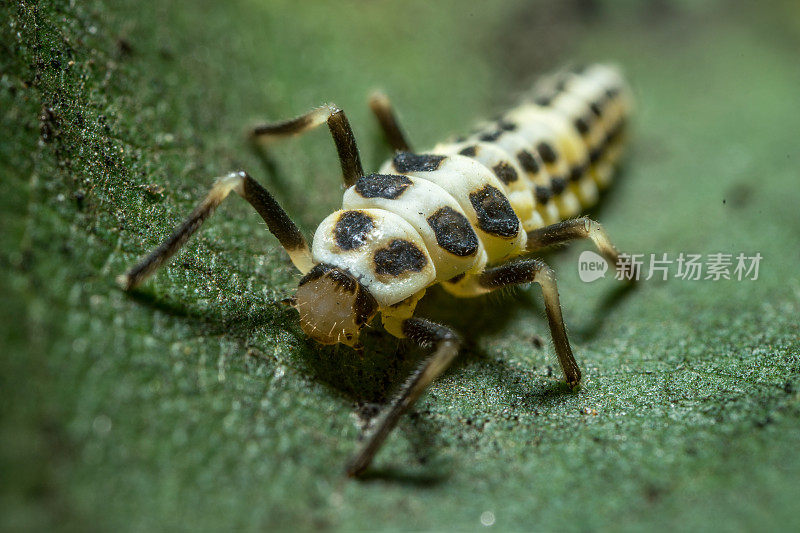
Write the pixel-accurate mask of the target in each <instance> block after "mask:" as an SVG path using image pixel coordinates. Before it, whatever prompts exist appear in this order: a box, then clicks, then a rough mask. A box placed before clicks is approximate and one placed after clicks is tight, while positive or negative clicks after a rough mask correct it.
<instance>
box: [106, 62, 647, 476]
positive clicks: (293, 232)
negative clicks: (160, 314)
mask: <svg viewBox="0 0 800 533" xmlns="http://www.w3.org/2000/svg"><path fill="white" fill-rule="evenodd" d="M370 107H371V108H372V110H373V112H374V113H375V115H376V117H377V119H378V122H379V123H380V125H381V128H382V130H383V132H384V134H385V136H386V138H387V141H388V142H389V144H390V145H391V146H392V147H393V148H394V149H395V150H396V152H395V155H394V157H392V158H391V159H390V160H389V161H387V162H386V163H385V164H384V165H383V166H382V167H381V168H380V169H379V171H378V172H377V173H375V174H369V175H365V174H364V172H363V170H362V167H361V160H360V158H359V154H358V149H357V147H356V141H355V137H354V136H353V132H352V130H351V128H350V124H349V123H348V121H347V118H346V117H345V114H344V112H343V111H342V110H340V109H338V108H337V107H335V106H332V105H326V106H323V107H320V108H317V109H314V110H312V111H310V112H309V113H307V114H305V115H303V116H301V117H298V118H296V119H293V120H289V121H285V122H279V123H274V124H266V125H263V126H259V127H257V128H255V129H254V130H253V131H252V135H253V136H254V137H256V138H260V139H271V138H276V137H279V136H285V135H292V134H299V133H302V132H305V131H308V130H310V129H312V128H315V127H317V126H319V125H321V124H323V123H326V124H327V125H328V127H329V129H330V132H331V135H332V136H333V140H334V142H335V144H336V148H337V151H338V155H339V160H340V163H341V167H342V173H343V175H344V183H345V186H346V187H347V190H346V191H345V193H344V200H343V204H342V209H341V210H339V211H336V212H335V213H333V214H331V215H329V216H328V217H327V218H325V219H324V220H323V221H322V223H321V224H320V225H319V227H318V228H317V230H316V232H315V234H314V238H313V241H312V246H311V247H309V246H308V244H307V242H306V239H305V237H304V236H303V234H302V233H301V232H300V230H299V229H298V228H297V226H296V225H295V224H294V223H293V222H292V220H291V219H290V218H289V216H288V215H287V214H286V213H285V212H284V211H283V209H282V208H281V207H280V206H279V205H278V203H277V202H276V201H275V200H274V199H273V197H272V195H270V193H269V192H267V191H266V190H265V189H264V188H263V187H262V186H261V185H259V184H258V183H257V182H256V181H255V180H254V179H253V178H251V177H250V176H249V175H248V174H246V173H245V172H234V173H232V174H229V175H227V176H224V177H222V178H220V179H218V180H217V181H216V183H215V184H214V186H213V187H212V189H211V192H210V193H209V194H208V196H207V197H206V198H205V200H204V201H203V202H202V203H201V204H200V205H199V206H198V207H197V208H196V209H195V210H194V211H193V212H192V214H191V215H190V216H189V218H188V219H187V220H186V221H185V222H184V223H183V224H182V225H180V226H179V227H178V228H177V229H176V230H175V231H174V232H173V234H172V235H171V236H170V237H168V238H167V239H166V240H165V241H164V242H163V243H162V244H161V245H160V246H158V247H157V248H156V249H155V250H154V251H153V252H152V253H151V254H150V255H148V256H147V257H146V258H145V259H143V260H142V261H141V262H140V263H139V264H137V265H136V266H134V267H133V268H132V269H130V270H129V271H128V272H127V273H126V274H124V275H122V276H120V278H119V282H120V284H121V285H122V286H123V288H125V289H126V290H130V289H133V288H135V287H136V286H138V285H139V284H140V283H142V282H143V281H144V280H145V279H147V278H148V277H149V276H150V275H152V274H153V273H154V272H155V271H156V269H158V268H159V267H160V266H161V265H163V264H164V262H165V261H166V260H167V259H168V258H169V257H171V256H172V255H173V254H175V253H176V252H177V251H178V250H179V249H180V247H181V246H182V245H183V244H184V243H185V242H186V241H187V240H188V239H189V237H190V236H191V235H192V234H193V233H194V232H196V231H197V230H198V229H199V228H200V226H201V225H202V223H203V222H204V221H205V220H206V219H207V218H208V217H209V216H210V215H211V214H212V213H213V212H214V210H215V209H216V208H217V207H218V206H219V204H220V203H221V202H222V201H223V200H224V199H225V198H226V197H227V196H228V194H229V193H230V192H232V191H235V192H236V193H237V194H239V195H240V196H242V197H243V198H244V199H245V200H247V201H248V202H249V203H250V204H251V205H252V206H253V207H254V208H255V209H256V211H258V213H259V214H260V215H261V217H262V218H263V219H264V221H266V223H267V227H268V228H269V230H270V231H271V232H272V233H273V234H274V235H275V237H277V238H278V241H280V243H281V245H282V246H283V247H284V249H285V250H286V251H287V252H288V254H289V257H290V259H291V261H292V262H293V263H294V265H295V266H296V267H297V269H298V270H299V271H300V272H301V273H302V274H303V277H302V279H300V282H299V284H298V288H297V291H296V293H295V295H294V296H293V297H292V298H290V299H288V302H290V304H291V305H292V306H293V307H294V308H295V309H297V311H298V313H299V318H300V327H301V328H302V330H303V331H304V332H305V333H306V334H307V335H308V336H310V337H311V338H313V339H314V340H315V341H317V342H318V343H320V344H339V343H341V344H345V345H347V346H350V347H353V348H355V349H360V344H359V342H358V339H359V333H360V331H361V330H362V328H364V327H365V326H366V325H367V324H369V323H370V322H371V321H372V320H373V319H374V318H375V317H376V316H377V315H381V320H382V322H383V325H384V327H385V329H386V330H387V331H388V332H389V333H391V334H392V335H394V336H396V337H399V338H409V339H411V340H412V341H414V342H416V343H418V344H420V345H423V346H432V347H433V353H432V355H430V356H429V357H428V358H427V359H426V360H425V362H424V363H423V364H422V365H421V366H420V367H419V368H418V369H417V370H416V371H415V372H414V373H413V375H412V376H410V377H409V378H408V380H407V381H406V382H405V384H404V385H403V387H402V388H401V390H400V392H399V393H398V394H397V395H396V396H395V397H394V399H393V400H392V401H391V403H390V405H388V406H387V408H386V411H385V412H384V413H383V414H382V415H381V416H380V417H378V419H377V421H376V422H375V424H374V428H373V429H372V430H371V431H370V432H369V435H368V436H367V438H366V439H365V441H364V445H363V446H362V448H361V449H360V451H359V452H358V453H357V454H356V456H355V457H354V459H353V460H352V461H351V462H350V463H349V464H348V466H347V472H348V474H350V475H357V474H359V473H361V472H363V471H364V469H365V468H367V467H368V466H369V464H370V463H371V461H372V459H373V457H374V455H375V453H376V452H377V451H378V449H379V448H380V446H381V444H382V443H383V441H384V440H385V439H386V437H387V435H388V434H389V433H390V432H391V430H392V429H393V428H394V426H395V425H396V424H397V421H398V419H399V418H400V416H401V415H402V414H403V413H405V412H406V411H407V410H408V409H409V407H410V406H412V405H413V404H414V402H415V401H416V400H417V399H418V398H419V396H420V395H421V394H422V393H423V392H424V390H425V389H426V388H427V387H428V385H429V384H430V383H431V382H432V381H433V380H434V379H435V378H436V377H437V376H439V375H440V374H441V373H442V372H443V371H444V370H445V369H446V368H447V367H448V365H449V364H450V363H451V362H452V360H453V359H454V358H455V356H456V354H457V353H458V350H459V345H460V341H459V337H458V335H457V334H456V333H455V332H453V331H452V330H451V329H450V328H448V327H447V326H444V325H440V324H436V323H434V322H431V321H429V320H426V319H424V318H417V317H414V310H415V307H416V305H417V302H419V300H420V298H422V297H423V295H424V294H425V291H426V290H427V289H428V288H429V287H431V286H432V285H435V284H441V285H442V286H443V287H444V288H445V289H446V290H447V291H449V292H450V293H452V294H453V295H455V296H459V297H471V296H477V295H481V294H485V293H487V292H490V291H493V290H495V289H498V288H501V287H507V286H510V285H516V284H523V283H537V284H538V285H540V287H541V290H542V295H543V299H544V305H545V310H546V313H547V319H548V323H549V327H550V332H551V336H552V338H553V344H554V347H555V352H556V355H557V356H558V360H559V363H560V365H561V368H562V370H563V372H564V377H565V379H566V381H567V383H568V384H570V385H577V384H578V383H579V382H580V379H581V372H580V369H579V367H578V364H577V362H576V361H575V358H574V357H573V354H572V350H571V348H570V344H569V340H568V339H567V333H566V330H565V327H564V321H563V318H562V314H561V305H560V303H559V297H558V289H557V287H556V277H555V274H554V273H553V271H552V269H551V268H550V267H548V266H547V265H546V264H545V263H543V262H542V261H540V260H539V259H536V258H534V257H531V255H530V254H531V253H533V252H536V251H539V250H541V249H543V248H545V247H547V246H550V245H553V244H557V243H562V242H566V241H570V240H574V239H580V238H588V239H590V240H591V241H593V243H594V244H595V246H596V247H597V248H598V250H599V251H600V253H602V254H603V255H604V256H605V257H606V259H607V260H608V261H610V262H611V263H612V264H614V265H617V266H618V267H619V268H626V266H625V265H624V264H623V263H621V262H620V261H619V254H618V252H617V250H616V248H615V247H614V245H613V244H612V243H611V241H610V240H609V239H608V237H607V235H606V233H605V232H604V230H603V229H602V227H601V226H600V225H599V224H598V223H597V222H595V221H593V220H590V219H588V218H585V217H580V218H574V217H576V216H578V215H579V214H580V213H581V212H582V211H584V210H585V209H586V208H588V207H590V206H591V205H592V204H593V203H594V202H595V201H596V200H597V198H598V194H599V191H601V190H602V189H603V188H605V187H606V186H608V184H609V181H610V179H611V170H612V168H613V166H614V165H615V163H616V162H617V161H618V159H619V157H620V153H621V146H622V143H623V140H624V134H625V126H626V120H627V117H628V115H629V113H630V110H631V97H630V91H629V90H628V88H627V86H626V84H625V82H624V80H623V78H622V76H621V75H620V74H619V72H618V71H617V69H616V68H614V67H612V66H608V65H592V66H589V67H585V68H580V69H572V70H565V71H562V72H558V73H556V74H553V75H551V76H548V77H545V78H544V79H542V80H541V81H540V82H539V83H538V84H537V85H536V86H535V88H534V90H533V93H532V95H531V97H530V99H529V100H527V101H525V102H524V103H522V104H521V105H520V106H519V107H517V108H516V109H513V110H511V111H509V112H508V113H506V114H504V115H502V116H501V117H500V118H498V119H497V120H494V121H491V122H487V123H484V124H481V125H479V127H478V128H476V130H475V131H473V133H471V134H470V135H468V136H466V137H461V138H458V139H454V140H453V141H449V142H445V143H441V144H438V145H436V146H435V147H434V148H433V149H431V150H427V151H414V150H412V149H411V147H410V145H409V143H408V141H407V140H406V138H405V136H404V134H403V132H402V129H401V128H400V126H399V125H398V123H397V120H396V117H395V114H394V112H393V110H392V107H391V104H390V103H389V100H388V98H387V97H386V96H385V95H382V94H376V95H373V97H372V98H371V99H370ZM626 275H627V277H628V278H629V279H630V278H632V277H633V276H632V275H631V274H630V273H627V274H626Z"/></svg>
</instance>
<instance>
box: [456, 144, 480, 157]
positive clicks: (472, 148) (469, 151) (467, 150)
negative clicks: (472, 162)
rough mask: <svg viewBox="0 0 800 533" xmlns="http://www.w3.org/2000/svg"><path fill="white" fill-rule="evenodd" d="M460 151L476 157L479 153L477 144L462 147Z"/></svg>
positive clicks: (462, 153)
mask: <svg viewBox="0 0 800 533" xmlns="http://www.w3.org/2000/svg"><path fill="white" fill-rule="evenodd" d="M458 153H459V154H460V155H464V156H467V157H475V156H476V155H478V147H477V146H475V145H472V146H467V147H466V148H464V149H462V150H461V151H460V152H458Z"/></svg>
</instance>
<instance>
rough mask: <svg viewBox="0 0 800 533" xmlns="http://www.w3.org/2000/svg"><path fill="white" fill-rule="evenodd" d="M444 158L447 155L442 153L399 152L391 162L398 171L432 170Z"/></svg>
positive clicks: (437, 166) (436, 167)
mask: <svg viewBox="0 0 800 533" xmlns="http://www.w3.org/2000/svg"><path fill="white" fill-rule="evenodd" d="M445 159H447V156H444V155H431V154H412V153H411V152H400V153H399V154H397V155H396V156H394V160H392V163H393V164H394V168H395V169H397V171H398V172H403V173H405V172H432V171H434V170H436V169H438V168H439V165H441V164H442V161H444V160H445Z"/></svg>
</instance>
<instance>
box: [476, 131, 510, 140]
mask: <svg viewBox="0 0 800 533" xmlns="http://www.w3.org/2000/svg"><path fill="white" fill-rule="evenodd" d="M503 133H505V132H504V131H503V130H495V131H488V132H486V133H482V134H481V135H480V136H479V137H478V139H480V140H481V141H484V142H488V143H490V142H494V141H496V140H497V139H499V138H500V136H501V135H503Z"/></svg>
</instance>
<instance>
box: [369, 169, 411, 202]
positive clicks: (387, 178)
mask: <svg viewBox="0 0 800 533" xmlns="http://www.w3.org/2000/svg"><path fill="white" fill-rule="evenodd" d="M411 185H413V182H412V181H411V180H410V179H408V178H407V177H406V176H398V175H396V174H370V175H369V176H363V177H361V178H359V179H358V181H357V182H356V192H357V193H358V194H360V195H361V196H363V197H364V198H386V199H388V200H394V199H395V198H398V197H400V195H401V194H403V192H405V190H406V189H407V188H409V187H410V186H411Z"/></svg>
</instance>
